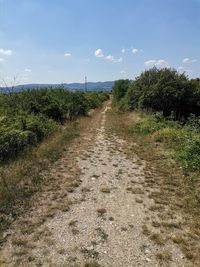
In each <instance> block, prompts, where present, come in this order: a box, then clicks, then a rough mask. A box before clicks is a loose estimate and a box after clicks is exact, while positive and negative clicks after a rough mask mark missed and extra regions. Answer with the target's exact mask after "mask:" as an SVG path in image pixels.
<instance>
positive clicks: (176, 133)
mask: <svg viewBox="0 0 200 267" xmlns="http://www.w3.org/2000/svg"><path fill="white" fill-rule="evenodd" d="M199 121H200V119H199V117H197V118H195V117H194V116H193V117H192V118H191V119H190V120H189V121H188V122H187V123H186V124H184V125H182V124H180V123H178V122H175V121H172V120H166V119H162V118H161V119H158V118H156V116H155V115H146V114H145V115H144V114H143V116H142V118H140V120H139V121H138V122H136V124H135V125H134V128H133V130H132V131H133V133H134V134H139V135H149V136H150V137H152V138H153V140H155V141H156V142H162V143H164V144H166V145H167V147H169V148H171V149H173V150H174V153H175V154H174V156H175V158H176V159H177V160H178V162H179V163H180V164H181V165H182V166H183V168H184V169H185V170H189V171H198V172H199V171H200V132H199Z"/></svg>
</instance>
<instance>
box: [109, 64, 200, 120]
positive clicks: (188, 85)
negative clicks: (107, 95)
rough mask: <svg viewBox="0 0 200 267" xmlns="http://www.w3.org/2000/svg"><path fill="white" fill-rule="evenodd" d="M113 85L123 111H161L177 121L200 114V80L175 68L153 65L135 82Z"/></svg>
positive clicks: (115, 99) (115, 100)
mask: <svg viewBox="0 0 200 267" xmlns="http://www.w3.org/2000/svg"><path fill="white" fill-rule="evenodd" d="M127 87H128V88H127ZM113 88H114V89H113V101H114V103H115V102H117V103H118V106H119V107H120V108H121V109H123V110H134V109H145V110H148V111H149V110H150V111H159V112H162V113H163V115H164V116H165V117H169V116H173V118H175V119H176V120H183V119H187V118H188V117H189V116H190V114H195V115H197V116H198V115H200V86H199V83H198V82H195V81H194V80H189V79H188V78H187V77H186V76H185V74H180V73H178V72H177V71H176V70H174V69H170V68H164V69H157V68H152V69H150V70H147V71H144V72H143V73H142V74H141V75H140V76H139V77H137V78H136V79H135V81H133V82H130V81H129V82H128V81H127V80H119V81H117V82H116V83H115V85H114V87H113Z"/></svg>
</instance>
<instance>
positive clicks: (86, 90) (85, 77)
mask: <svg viewBox="0 0 200 267" xmlns="http://www.w3.org/2000/svg"><path fill="white" fill-rule="evenodd" d="M85 91H87V76H85Z"/></svg>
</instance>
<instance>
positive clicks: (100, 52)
mask: <svg viewBox="0 0 200 267" xmlns="http://www.w3.org/2000/svg"><path fill="white" fill-rule="evenodd" d="M94 54H95V57H104V54H103V51H102V50H101V49H100V48H99V49H97V50H96V51H95V52H94Z"/></svg>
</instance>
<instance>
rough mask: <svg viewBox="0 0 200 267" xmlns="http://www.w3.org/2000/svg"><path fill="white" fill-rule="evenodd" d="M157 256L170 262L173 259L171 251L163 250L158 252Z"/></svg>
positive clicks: (163, 260) (160, 259)
mask: <svg viewBox="0 0 200 267" xmlns="http://www.w3.org/2000/svg"><path fill="white" fill-rule="evenodd" d="M156 258H157V259H158V260H159V261H162V262H169V261H171V260H172V255H171V253H170V252H169V251H162V252H159V253H157V254H156Z"/></svg>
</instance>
